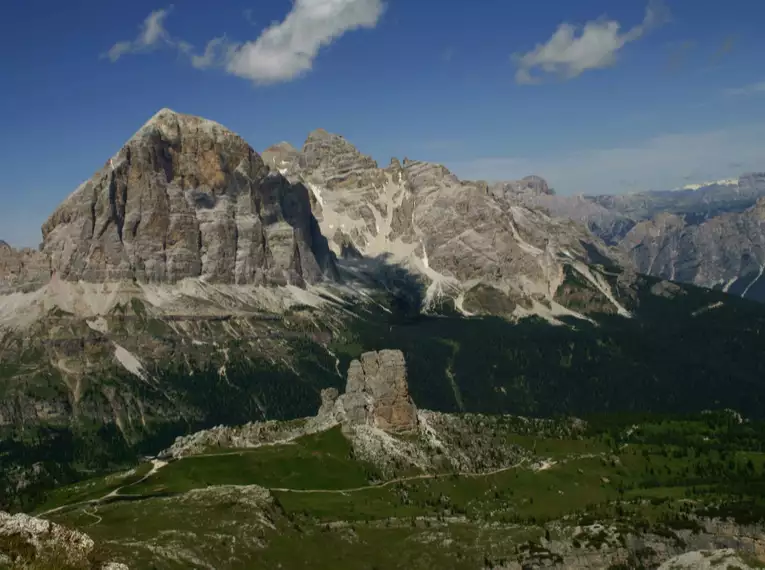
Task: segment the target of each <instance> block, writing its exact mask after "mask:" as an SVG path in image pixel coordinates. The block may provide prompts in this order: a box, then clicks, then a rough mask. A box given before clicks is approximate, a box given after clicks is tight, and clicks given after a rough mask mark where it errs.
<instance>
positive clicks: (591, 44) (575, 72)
mask: <svg viewBox="0 0 765 570" xmlns="http://www.w3.org/2000/svg"><path fill="white" fill-rule="evenodd" d="M668 19H669V11H668V9H667V8H666V7H665V6H664V4H663V3H662V2H661V0H651V1H650V2H649V4H648V7H647V8H646V12H645V17H644V18H643V21H642V22H641V23H640V24H638V25H636V26H635V27H633V28H632V29H630V30H628V31H626V32H624V33H621V29H622V26H621V24H620V23H619V22H617V21H615V20H607V19H605V18H604V17H602V18H600V19H598V20H592V21H590V22H587V23H586V24H585V25H584V26H582V27H581V30H580V27H579V26H576V25H574V24H569V23H565V22H564V23H563V24H560V26H558V29H557V30H556V31H555V33H554V34H553V35H552V37H551V38H550V39H549V40H548V41H547V42H546V43H543V44H537V46H536V47H535V48H534V49H533V50H531V51H529V52H528V53H525V54H516V55H514V56H513V59H514V60H515V62H516V64H517V66H518V69H517V71H516V74H515V80H516V82H518V83H522V84H529V83H539V82H540V81H541V80H542V78H543V77H544V74H550V75H555V76H558V77H561V78H563V79H572V78H574V77H578V76H579V75H581V74H582V73H584V72H585V71H588V70H591V69H600V68H604V67H610V66H612V65H614V63H616V60H617V56H618V53H619V50H621V49H622V48H623V47H624V46H625V45H627V44H628V43H630V42H634V41H635V40H638V39H640V38H641V37H643V36H644V35H645V34H646V33H648V32H649V31H650V30H652V29H653V28H655V27H657V26H660V25H661V24H663V23H665V22H666V21H667V20H668Z"/></svg>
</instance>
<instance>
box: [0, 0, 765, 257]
mask: <svg viewBox="0 0 765 570" xmlns="http://www.w3.org/2000/svg"><path fill="white" fill-rule="evenodd" d="M164 1H165V0H132V1H130V2H113V1H104V0H70V1H67V2H61V1H60V0H7V1H5V2H3V3H2V5H1V6H0V53H1V54H2V55H1V56H0V197H1V198H2V203H3V207H2V208H0V239H4V240H6V241H8V242H10V243H12V244H14V245H19V246H22V245H23V246H37V245H38V244H39V242H40V241H41V234H40V229H39V228H40V225H41V224H42V223H43V222H44V221H45V219H46V218H47V217H48V216H49V215H50V214H51V213H52V212H53V210H54V209H55V208H56V206H57V205H58V204H59V203H60V202H61V201H62V200H63V199H64V198H65V197H66V196H67V195H68V194H69V193H71V192H72V190H74V188H76V187H77V186H78V185H79V184H80V183H81V182H83V181H84V180H86V179H88V178H89V177H90V176H92V174H93V173H94V172H95V171H97V170H98V169H99V168H100V167H101V166H102V165H103V164H104V162H105V161H106V160H107V159H108V158H109V157H110V156H112V155H113V154H114V153H116V152H117V151H118V150H119V148H120V147H121V146H122V144H123V143H124V142H125V141H127V139H129V138H130V136H131V135H132V134H133V133H134V132H135V131H137V130H138V129H139V128H140V126H141V125H142V124H143V123H145V122H146V121H147V120H148V119H149V118H150V117H151V116H152V115H153V114H154V113H156V112H157V111H158V110H159V109H161V108H164V107H169V108H171V109H173V110H175V111H178V112H182V113H189V114H194V115H201V116H204V117H206V118H208V119H212V120H215V121H218V122H220V123H222V124H223V125H225V126H227V127H229V128H230V129H232V130H233V131H235V132H237V133H239V134H240V135H241V136H242V137H244V138H245V139H246V140H247V141H248V142H249V143H250V145H252V147H253V148H254V149H255V150H257V151H262V150H264V149H266V148H267V147H268V146H270V145H272V144H274V143H277V142H280V141H288V142H290V143H292V144H293V145H295V146H297V147H300V146H301V145H302V143H303V141H304V140H305V138H306V135H307V134H308V133H309V132H310V131H312V130H314V129H317V128H324V129H326V130H328V131H331V132H336V133H339V134H342V135H343V136H344V137H345V138H347V139H348V140H349V141H351V142H352V143H353V144H355V145H356V146H357V148H359V150H361V151H362V152H364V153H366V154H370V155H372V156H373V157H374V158H375V159H376V160H378V162H380V163H381V164H387V163H388V161H389V160H390V158H391V157H398V158H404V157H408V158H411V159H419V160H427V161H433V162H439V163H442V164H444V165H446V166H447V167H448V168H450V169H451V170H452V171H453V172H454V173H455V174H457V175H458V176H460V177H462V178H470V179H484V180H503V179H504V180H507V179H517V178H520V177H523V176H526V175H529V174H537V175H540V176H543V177H545V178H546V179H547V180H548V181H549V183H550V185H551V186H552V187H554V188H555V190H556V191H557V192H558V193H559V194H580V193H584V194H599V193H623V192H635V191H643V190H651V189H657V190H658V189H671V188H676V187H678V186H682V185H685V184H690V183H698V182H703V181H708V180H718V179H724V178H731V177H735V176H737V175H739V174H741V173H743V172H747V171H761V170H765V58H763V57H762V54H763V53H765V35H763V34H762V25H761V23H762V22H763V21H765V1H760V0H757V1H754V0H727V1H725V2H720V1H719V0H664V2H660V1H658V0H577V1H576V2H573V1H571V0H537V1H535V2H520V1H508V0H469V1H468V0H249V1H247V0H226V1H225V2H209V0H204V1H202V0H175V3H174V4H169V3H164ZM170 1H172V0H170Z"/></svg>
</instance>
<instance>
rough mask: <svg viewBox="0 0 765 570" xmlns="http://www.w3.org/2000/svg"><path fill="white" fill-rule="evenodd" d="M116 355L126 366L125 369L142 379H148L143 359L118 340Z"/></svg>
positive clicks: (115, 349) (115, 345)
mask: <svg viewBox="0 0 765 570" xmlns="http://www.w3.org/2000/svg"><path fill="white" fill-rule="evenodd" d="M114 356H115V358H117V360H118V361H119V363H120V364H122V366H124V367H125V370H127V371H128V372H130V373H131V374H133V375H135V376H138V377H139V378H140V379H141V380H146V370H145V369H144V367H143V364H141V361H140V360H138V359H137V358H136V357H135V355H134V354H133V353H132V352H130V351H128V350H126V349H125V348H123V347H121V346H120V345H119V344H117V343H116V342H115V343H114Z"/></svg>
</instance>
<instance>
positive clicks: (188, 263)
mask: <svg viewBox="0 0 765 570" xmlns="http://www.w3.org/2000/svg"><path fill="white" fill-rule="evenodd" d="M42 232H43V238H44V244H43V251H44V253H45V254H46V255H47V256H48V257H49V258H50V265H51V269H52V270H53V272H55V273H56V274H57V275H58V276H59V277H61V278H63V279H67V280H83V281H91V282H102V281H114V280H126V279H127V280H130V279H135V280H137V281H139V282H176V281H178V280H181V279H184V278H189V277H197V278H202V279H203V280H205V281H209V282H215V283H235V284H287V283H293V284H302V283H304V282H315V281H317V280H319V279H320V278H321V277H322V274H323V273H325V272H326V271H331V270H332V263H333V262H332V259H331V257H330V254H329V251H328V249H327V247H326V242H325V241H324V240H323V239H322V238H321V235H320V232H319V231H318V226H317V224H316V223H315V220H314V218H313V216H312V214H311V207H310V203H309V199H308V192H307V190H306V189H305V188H304V187H302V186H299V185H292V184H290V183H289V182H288V181H287V180H286V179H284V178H283V177H282V176H281V175H279V174H278V173H275V172H272V171H270V170H269V168H267V167H266V165H265V164H264V163H263V160H262V159H261V158H260V156H259V155H258V154H257V153H256V152H255V151H253V150H252V148H250V146H249V145H248V144H247V143H246V142H245V141H244V140H243V139H242V138H240V137H239V136H237V135H236V134H234V133H233V132H231V131H229V130H227V129H225V128H224V127H222V126H221V125H219V124H217V123H214V122H212V121H207V120H204V119H200V118H197V117H192V116H187V115H180V114H178V113H174V112H172V111H170V110H167V109H164V110H162V111H160V112H159V113H157V115H155V116H154V117H153V118H152V119H151V120H150V121H149V122H148V123H147V124H146V125H144V126H143V127H142V128H141V129H140V130H139V131H138V132H137V133H136V135H135V136H133V138H131V139H130V140H129V141H128V142H127V144H126V145H125V146H124V147H123V148H122V149H121V150H120V151H119V152H118V153H117V155H115V156H114V157H113V158H112V159H110V160H109V161H108V162H107V163H106V164H105V165H104V167H103V168H102V169H101V170H100V171H99V172H97V173H96V174H95V175H94V176H93V177H92V178H91V179H90V180H88V181H87V182H85V183H84V184H83V185H82V186H80V187H79V188H78V189H77V190H76V191H75V192H74V193H73V194H72V195H71V196H69V197H68V198H67V199H66V200H65V201H64V202H63V203H62V204H61V205H60V206H59V208H58V209H57V210H56V211H55V212H54V213H53V214H52V215H51V216H50V218H49V219H48V220H47V221H46V222H45V224H44V225H43V228H42Z"/></svg>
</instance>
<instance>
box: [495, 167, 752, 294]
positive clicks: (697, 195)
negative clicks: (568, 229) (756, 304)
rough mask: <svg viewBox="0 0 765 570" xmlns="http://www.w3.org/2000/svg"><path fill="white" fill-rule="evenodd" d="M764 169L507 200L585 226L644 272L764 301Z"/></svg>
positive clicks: (523, 195) (515, 196)
mask: <svg viewBox="0 0 765 570" xmlns="http://www.w3.org/2000/svg"><path fill="white" fill-rule="evenodd" d="M763 198H765V173H762V172H752V173H747V174H743V175H741V176H740V177H739V178H738V179H736V181H735V183H734V181H733V180H722V181H717V182H714V183H712V184H709V185H698V186H695V185H694V187H693V188H685V189H679V190H667V191H651V192H638V193H630V194H618V195H601V196H549V195H546V194H540V193H528V192H514V193H512V195H511V197H510V199H512V200H518V201H520V202H522V203H524V204H527V205H530V206H534V207H540V208H544V209H546V210H547V211H548V212H549V213H550V214H551V215H552V216H554V217H559V218H563V219H571V220H575V221H578V222H581V223H583V224H585V225H586V226H587V227H588V228H589V229H590V230H591V231H592V232H593V233H595V234H596V235H598V236H599V237H601V238H602V239H603V240H604V241H605V242H606V243H608V244H609V245H611V246H613V247H614V248H615V249H616V250H618V251H620V252H621V253H622V254H623V255H624V256H625V257H626V258H628V259H630V260H631V262H632V263H633V265H634V267H635V269H636V270H637V271H639V272H641V273H646V274H649V275H654V276H657V277H661V278H663V279H671V280H677V281H681V282H685V283H693V284H695V285H700V286H702V287H710V288H715V287H716V288H721V289H724V290H725V291H728V292H731V293H735V294H739V295H742V296H745V297H746V298H748V299H753V300H759V301H765V291H763V287H762V286H761V284H760V283H757V284H756V283H755V282H756V281H757V280H758V279H759V278H760V276H761V273H762V267H763V265H765V249H764V248H763V242H764V241H765V227H764V226H763V224H762V200H763Z"/></svg>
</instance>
